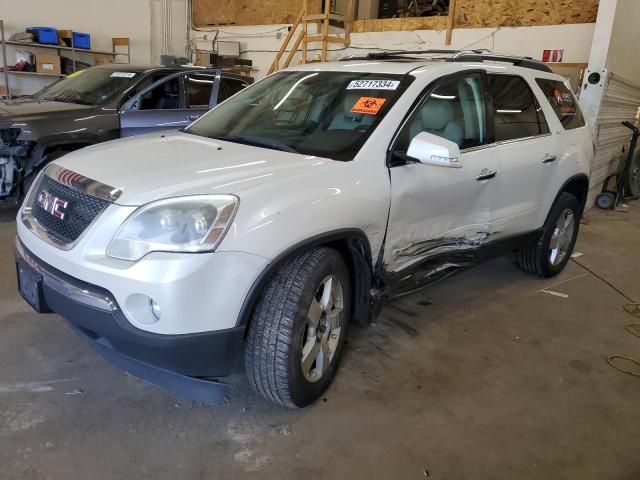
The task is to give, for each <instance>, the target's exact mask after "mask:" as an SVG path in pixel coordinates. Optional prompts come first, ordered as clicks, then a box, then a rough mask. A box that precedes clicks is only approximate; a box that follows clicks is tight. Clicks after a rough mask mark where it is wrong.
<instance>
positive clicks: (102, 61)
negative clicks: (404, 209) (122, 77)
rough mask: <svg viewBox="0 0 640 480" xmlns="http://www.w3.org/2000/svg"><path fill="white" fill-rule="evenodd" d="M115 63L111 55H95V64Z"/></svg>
mask: <svg viewBox="0 0 640 480" xmlns="http://www.w3.org/2000/svg"><path fill="white" fill-rule="evenodd" d="M110 63H115V61H114V58H113V57H96V65H109V64H110Z"/></svg>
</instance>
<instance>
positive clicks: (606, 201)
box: [596, 192, 616, 210]
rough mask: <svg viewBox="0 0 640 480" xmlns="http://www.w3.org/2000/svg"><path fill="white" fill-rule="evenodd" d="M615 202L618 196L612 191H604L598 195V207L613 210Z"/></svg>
mask: <svg viewBox="0 0 640 480" xmlns="http://www.w3.org/2000/svg"><path fill="white" fill-rule="evenodd" d="M615 204H616V196H615V194H613V193H611V192H602V193H599V194H598V196H597V197H596V207H598V208H601V209H602V210H611V209H612V208H613V207H614V206H615Z"/></svg>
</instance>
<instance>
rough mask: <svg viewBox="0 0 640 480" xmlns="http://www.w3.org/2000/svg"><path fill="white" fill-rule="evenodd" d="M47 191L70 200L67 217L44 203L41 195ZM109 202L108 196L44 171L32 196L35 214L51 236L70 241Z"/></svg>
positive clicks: (33, 213) (74, 238)
mask: <svg viewBox="0 0 640 480" xmlns="http://www.w3.org/2000/svg"><path fill="white" fill-rule="evenodd" d="M43 191H46V192H48V193H49V195H51V196H53V197H56V198H59V199H60V200H63V201H66V202H69V203H68V205H67V208H66V209H65V211H64V218H62V219H60V218H57V217H56V216H54V215H52V214H51V213H49V212H48V211H47V210H45V209H44V208H42V207H41V206H40V204H39V203H38V197H39V196H40V194H41V193H42V192H43ZM108 206H109V202H108V201H107V200H103V199H101V198H97V197H94V196H93V195H89V194H87V193H84V192H81V191H79V190H75V189H73V188H70V187H68V186H66V185H62V184H61V183H58V182H56V181H55V180H53V179H52V178H50V177H48V176H47V175H42V177H41V180H40V182H39V183H38V185H37V186H36V188H35V190H34V195H33V199H32V200H31V215H32V216H33V218H34V219H35V220H36V221H37V222H38V223H39V224H40V226H41V227H42V228H43V229H45V230H46V232H47V233H48V234H49V235H50V236H52V237H53V238H55V239H56V240H57V241H59V242H60V243H62V244H64V245H68V244H70V243H73V242H75V241H76V240H77V239H78V237H79V236H80V235H82V232H84V231H85V230H86V229H87V227H88V226H89V225H90V224H91V222H92V221H93V220H94V219H95V218H96V217H97V216H98V215H100V213H102V211H103V210H104V209H105V208H107V207H108Z"/></svg>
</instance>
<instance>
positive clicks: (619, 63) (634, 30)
mask: <svg viewBox="0 0 640 480" xmlns="http://www.w3.org/2000/svg"><path fill="white" fill-rule="evenodd" d="M639 27H640V1H638V0H618V4H617V7H616V13H615V20H614V22H613V30H612V35H611V41H610V43H609V55H608V58H607V68H608V69H609V71H611V72H613V73H616V74H618V75H621V76H623V77H625V78H627V79H629V80H632V81H635V82H637V83H640V61H639V60H638V47H639V46H640V32H639V31H638V28H639Z"/></svg>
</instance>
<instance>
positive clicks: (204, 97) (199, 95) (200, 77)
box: [186, 73, 216, 108]
mask: <svg viewBox="0 0 640 480" xmlns="http://www.w3.org/2000/svg"><path fill="white" fill-rule="evenodd" d="M215 79H216V77H215V75H208V74H201V73H198V74H189V75H187V76H186V82H187V100H188V102H189V108H209V101H210V100H211V89H212V88H213V82H214V81H215Z"/></svg>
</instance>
